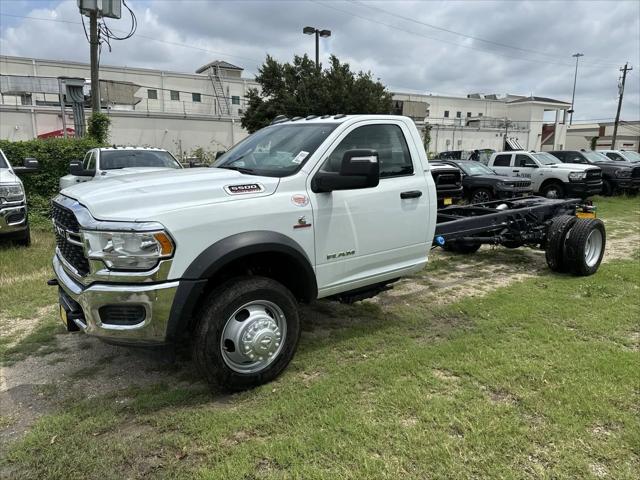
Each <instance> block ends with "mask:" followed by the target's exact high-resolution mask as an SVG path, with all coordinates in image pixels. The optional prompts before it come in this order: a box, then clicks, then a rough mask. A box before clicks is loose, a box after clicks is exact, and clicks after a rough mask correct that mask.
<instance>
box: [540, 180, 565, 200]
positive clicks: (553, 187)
mask: <svg viewBox="0 0 640 480" xmlns="http://www.w3.org/2000/svg"><path fill="white" fill-rule="evenodd" d="M540 195H542V196H543V197H546V198H564V187H563V186H562V184H561V183H558V182H553V183H548V184H547V185H545V186H544V187H542V188H541V189H540Z"/></svg>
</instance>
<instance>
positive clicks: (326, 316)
mask: <svg viewBox="0 0 640 480" xmlns="http://www.w3.org/2000/svg"><path fill="white" fill-rule="evenodd" d="M598 206H599V215H600V216H601V217H602V218H604V219H610V220H612V222H611V223H610V224H608V229H609V233H610V235H611V236H616V235H617V236H618V238H624V237H625V236H627V235H629V234H630V232H633V231H635V232H636V233H637V230H636V229H637V228H638V227H640V225H638V221H639V220H640V216H639V215H640V199H638V198H634V199H626V198H616V199H601V200H599V201H598ZM635 241H637V240H635ZM50 242H51V239H50V236H49V235H48V234H46V233H38V234H37V237H36V242H35V245H34V247H33V248H32V249H30V250H28V251H26V250H20V251H17V250H16V249H9V248H6V249H0V274H2V280H1V281H0V328H2V329H3V332H4V331H9V330H8V329H7V324H8V323H9V322H10V319H15V318H17V319H22V320H24V321H29V319H32V318H33V317H34V316H37V315H40V317H41V319H40V320H39V321H38V325H37V326H36V327H35V329H34V330H33V331H32V333H31V334H29V335H28V336H27V337H25V338H24V339H22V340H20V341H19V342H18V343H11V342H10V340H5V336H4V333H3V340H2V343H0V348H3V347H2V345H5V346H4V349H3V350H2V351H1V352H2V354H3V357H4V358H3V361H4V362H5V364H6V365H10V364H12V363H15V362H20V361H23V360H24V359H25V358H29V357H31V356H33V355H44V357H43V358H46V356H47V355H49V354H50V352H51V351H53V350H56V349H60V348H64V346H60V343H61V342H56V341H55V339H54V340H52V337H53V333H55V332H56V331H57V329H58V328H59V327H58V326H57V323H56V321H55V310H53V309H51V308H49V306H50V305H52V304H54V303H55V301H56V297H55V290H53V289H48V287H46V286H44V287H43V286H41V284H42V282H43V280H44V279H46V278H48V277H47V274H46V273H42V274H41V272H42V269H43V268H45V267H46V266H47V265H48V261H49V258H48V256H49V255H50V253H51V251H50V248H51V247H50V246H49V247H48V245H49V244H50ZM632 250H635V252H634V253H633V256H632V257H630V258H627V259H620V260H614V261H610V262H608V263H606V264H604V265H603V266H602V267H601V269H600V271H599V272H598V273H597V274H596V275H594V276H592V277H587V278H575V277H570V276H565V275H556V274H552V273H550V272H545V273H543V274H540V275H536V276H535V277H533V278H529V279H526V280H524V281H522V282H519V283H515V284H512V285H509V286H507V287H503V288H499V289H496V290H494V291H492V292H491V293H489V294H488V295H486V296H483V297H480V298H462V299H461V300H459V301H457V302H455V303H452V304H448V305H434V304H433V303H432V302H429V301H426V300H424V299H423V298H422V297H421V295H420V294H415V295H414V296H405V297H402V298H401V299H398V300H396V301H389V302H385V303H381V304H375V303H370V302H362V303H359V304H356V305H354V306H345V305H337V304H333V303H329V302H318V303H317V304H316V305H314V306H312V307H311V308H306V309H305V311H304V317H305V320H306V322H305V326H304V332H303V336H302V341H301V344H300V347H299V350H298V353H297V355H296V357H295V358H294V360H293V362H292V364H291V366H290V367H289V369H288V370H287V371H286V372H285V373H284V374H283V375H282V376H281V377H280V378H279V379H278V380H277V381H275V382H273V383H271V384H268V385H265V386H262V387H260V388H257V389H255V390H252V391H248V392H244V393H241V394H236V395H232V396H226V395H223V394H220V393H211V392H210V391H208V389H207V388H206V386H205V385H203V384H201V383H200V382H199V381H198V379H197V378H194V377H193V376H192V375H191V374H190V372H189V371H186V372H182V373H181V374H180V375H179V376H178V377H176V376H167V381H165V382H159V383H156V384H153V385H149V386H146V387H143V388H129V389H126V390H118V391H115V392H111V393H108V394H98V395H93V396H92V397H91V398H90V399H85V398H84V395H82V393H83V392H82V391H78V390H73V389H70V390H69V395H68V396H64V395H62V398H63V399H62V400H61V401H60V402H59V403H58V404H56V407H55V408H53V409H52V411H50V412H49V413H48V414H46V415H44V416H42V417H41V418H40V420H38V421H37V423H36V424H35V425H34V426H33V427H31V428H30V430H29V431H28V432H27V433H26V434H25V435H24V436H23V437H22V438H20V439H19V440H18V441H16V442H12V443H11V444H9V445H6V446H4V447H2V446H0V449H2V450H0V453H1V454H0V474H4V476H5V477H9V478H13V477H15V478H59V479H75V478H78V479H84V478H101V479H110V478H114V479H115V478H138V477H143V476H148V477H151V478H210V479H236V478H238V479H241V478H244V479H249V478H273V479H280V478H304V479H314V478H326V479H336V478H352V479H364V478H393V479H396V478H605V477H606V478H616V479H618V478H638V477H637V476H638V471H640V420H639V418H640V320H639V319H640V300H639V299H640V252H639V251H638V245H636V246H635V248H634V249H632ZM429 269H431V270H429ZM442 269H446V265H445V264H442V262H441V261H439V262H437V264H436V265H435V266H432V267H427V273H428V272H429V271H430V272H431V273H432V274H433V275H437V274H438V272H440V271H441V270H442ZM18 274H19V275H18ZM423 274H424V273H423ZM6 279H16V280H15V281H13V280H6ZM482 281H483V279H482V278H478V282H482ZM1 282H4V283H1ZM11 335H19V332H15V331H14V333H12V334H11ZM8 338H12V337H11V336H9V337H8ZM61 338H65V337H61ZM43 344H44V345H45V346H44V348H42V347H41V345H43ZM8 345H10V346H8ZM125 373H126V372H125ZM87 374H88V375H91V374H93V370H89V371H88V372H87ZM176 378H179V381H176ZM0 420H2V417H0ZM8 421H9V420H2V421H0V428H2V426H3V425H2V424H3V422H8ZM633 472H636V473H633Z"/></svg>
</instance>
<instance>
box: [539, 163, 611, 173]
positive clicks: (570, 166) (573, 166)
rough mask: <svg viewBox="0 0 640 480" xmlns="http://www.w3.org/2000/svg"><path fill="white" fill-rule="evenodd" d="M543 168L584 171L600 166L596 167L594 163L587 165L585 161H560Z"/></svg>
mask: <svg viewBox="0 0 640 480" xmlns="http://www.w3.org/2000/svg"><path fill="white" fill-rule="evenodd" d="M543 168H553V169H556V168H557V169H560V170H571V171H573V172H584V171H586V170H593V169H596V170H597V169H599V168H600V167H596V166H594V165H585V164H583V163H558V164H555V165H545V166H544V167H543Z"/></svg>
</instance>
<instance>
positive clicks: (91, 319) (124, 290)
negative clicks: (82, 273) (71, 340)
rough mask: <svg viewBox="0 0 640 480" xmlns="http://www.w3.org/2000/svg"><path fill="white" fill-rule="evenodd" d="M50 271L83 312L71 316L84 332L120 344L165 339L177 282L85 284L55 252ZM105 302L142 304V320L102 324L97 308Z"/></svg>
mask: <svg viewBox="0 0 640 480" xmlns="http://www.w3.org/2000/svg"><path fill="white" fill-rule="evenodd" d="M53 270H54V272H55V276H56V278H57V280H58V285H59V286H60V288H61V289H62V290H63V292H64V295H66V296H67V297H69V298H70V299H71V300H72V301H73V302H75V303H76V304H77V305H79V306H80V308H81V309H82V312H81V313H82V314H81V315H80V316H79V318H73V322H74V323H75V324H76V325H77V326H78V327H79V328H80V329H81V330H83V331H84V332H85V333H87V334H89V335H93V336H96V337H99V338H101V339H103V340H106V341H110V342H114V343H122V344H131V345H158V344H163V343H165V342H166V336H167V324H168V322H169V315H170V313H171V306H172V305H173V299H174V297H175V295H176V290H177V289H178V285H179V282H177V281H173V282H162V283H154V284H141V283H137V284H107V283H94V284H92V285H89V286H84V285H82V284H80V283H78V282H77V281H76V280H74V279H73V278H72V277H71V276H70V275H69V274H68V273H67V272H66V271H65V269H64V268H63V266H62V263H61V262H60V260H59V259H58V256H57V255H55V256H54V257H53ZM107 305H109V306H114V305H130V306H134V305H135V306H142V307H143V308H144V310H145V316H144V320H143V321H141V322H140V323H137V324H135V325H112V324H105V323H103V322H102V321H101V319H100V312H99V309H100V307H104V306H107ZM74 317H75V316H74Z"/></svg>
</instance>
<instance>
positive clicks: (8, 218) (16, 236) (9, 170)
mask: <svg viewBox="0 0 640 480" xmlns="http://www.w3.org/2000/svg"><path fill="white" fill-rule="evenodd" d="M37 170H38V161H37V160H36V159H35V158H25V159H24V165H23V166H22V167H12V166H11V164H10V163H9V160H8V159H7V157H6V156H5V154H4V152H3V151H2V150H0V239H9V240H12V241H14V242H16V243H18V244H19V245H23V246H25V247H28V246H29V245H31V232H30V228H29V212H28V210H27V196H26V194H25V191H24V185H23V184H22V180H20V178H19V177H18V174H23V173H32V172H35V171H37Z"/></svg>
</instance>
